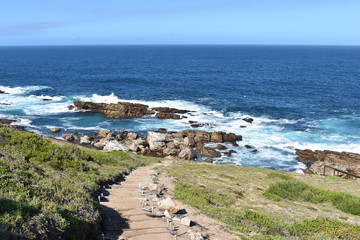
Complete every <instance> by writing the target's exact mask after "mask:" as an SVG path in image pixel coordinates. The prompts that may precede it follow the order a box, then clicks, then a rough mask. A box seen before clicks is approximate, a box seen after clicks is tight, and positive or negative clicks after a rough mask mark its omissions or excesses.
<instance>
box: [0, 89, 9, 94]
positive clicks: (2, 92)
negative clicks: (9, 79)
mask: <svg viewBox="0 0 360 240" xmlns="http://www.w3.org/2000/svg"><path fill="white" fill-rule="evenodd" d="M0 94H8V93H7V92H4V91H3V90H1V89H0Z"/></svg>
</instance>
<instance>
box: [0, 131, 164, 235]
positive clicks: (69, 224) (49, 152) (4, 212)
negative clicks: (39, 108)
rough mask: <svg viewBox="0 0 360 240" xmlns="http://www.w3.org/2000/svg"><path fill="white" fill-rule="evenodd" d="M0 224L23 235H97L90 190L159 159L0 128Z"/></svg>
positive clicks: (94, 205)
mask: <svg viewBox="0 0 360 240" xmlns="http://www.w3.org/2000/svg"><path fill="white" fill-rule="evenodd" d="M0 136H1V139H0V140H1V145H0V229H2V231H3V234H5V235H9V234H10V233H11V234H15V235H17V236H19V238H21V239H23V238H26V239H45V238H47V237H48V236H46V234H47V233H51V234H55V235H58V236H60V237H61V238H63V239H79V240H85V239H86V240H88V239H97V234H98V231H99V226H98V222H99V221H100V220H101V216H100V212H99V210H98V209H97V206H98V205H97V202H96V200H95V198H94V197H93V194H94V193H95V191H97V189H98V188H99V184H100V183H106V182H113V181H116V179H118V178H120V177H121V176H122V174H124V173H126V172H128V171H130V170H131V169H133V168H136V167H138V166H143V165H146V164H149V163H153V162H158V161H159V159H153V158H144V157H141V156H136V155H132V154H127V153H123V152H114V153H106V152H100V151H97V150H94V149H84V148H77V147H76V146H69V145H64V146H60V145H57V144H54V143H52V142H51V141H50V140H48V139H44V138H41V137H39V136H38V135H36V134H34V133H29V132H19V131H14V130H10V129H6V128H2V127H0Z"/></svg>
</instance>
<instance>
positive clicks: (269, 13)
mask: <svg viewBox="0 0 360 240" xmlns="http://www.w3.org/2000/svg"><path fill="white" fill-rule="evenodd" d="M359 29H360V1H359V0H302V1H295V0H206V1H205V0H181V1H174V0H130V1H129V0H128V1H125V0H104V1H99V0H86V1H85V0H72V1H69V0H59V1H51V0H11V1H3V2H2V3H1V7H0V45H79V44H316V45H318V44H320V45H321V44H324V45H360V30H359Z"/></svg>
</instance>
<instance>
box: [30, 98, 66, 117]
mask: <svg viewBox="0 0 360 240" xmlns="http://www.w3.org/2000/svg"><path fill="white" fill-rule="evenodd" d="M70 104H72V101H70V100H69V101H67V102H50V103H45V102H43V101H42V102H41V104H36V105H28V106H25V107H24V108H23V111H24V113H25V114H26V115H39V116H46V115H53V114H59V113H65V112H70V110H69V109H68V108H67V106H69V105H70Z"/></svg>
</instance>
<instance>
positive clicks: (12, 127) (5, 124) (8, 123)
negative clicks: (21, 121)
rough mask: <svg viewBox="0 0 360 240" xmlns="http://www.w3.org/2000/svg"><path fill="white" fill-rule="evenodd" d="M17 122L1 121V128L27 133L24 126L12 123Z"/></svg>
mask: <svg viewBox="0 0 360 240" xmlns="http://www.w3.org/2000/svg"><path fill="white" fill-rule="evenodd" d="M14 122H16V120H12V119H0V126H3V127H6V128H10V129H13V130H18V131H25V127H24V126H19V125H13V124H12V123H14Z"/></svg>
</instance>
